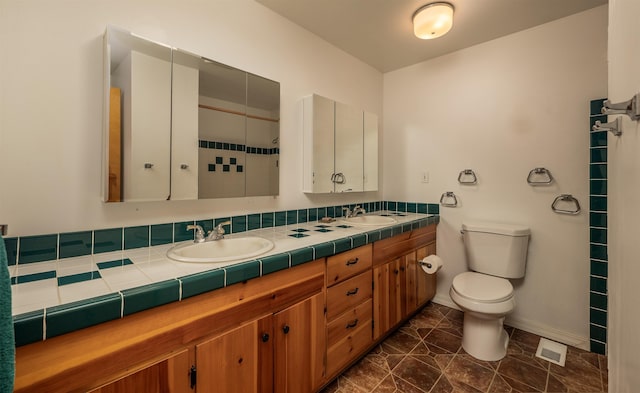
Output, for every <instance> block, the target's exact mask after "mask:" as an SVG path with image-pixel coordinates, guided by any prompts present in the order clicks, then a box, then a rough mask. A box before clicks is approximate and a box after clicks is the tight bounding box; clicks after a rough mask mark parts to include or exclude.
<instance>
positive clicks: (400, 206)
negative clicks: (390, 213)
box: [398, 202, 407, 213]
mask: <svg viewBox="0 0 640 393" xmlns="http://www.w3.org/2000/svg"><path fill="white" fill-rule="evenodd" d="M398 211H399V212H404V213H406V212H407V203H406V202H398Z"/></svg>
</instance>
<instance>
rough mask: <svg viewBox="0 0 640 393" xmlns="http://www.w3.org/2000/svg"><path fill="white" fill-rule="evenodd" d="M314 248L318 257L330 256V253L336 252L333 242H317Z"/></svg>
mask: <svg viewBox="0 0 640 393" xmlns="http://www.w3.org/2000/svg"><path fill="white" fill-rule="evenodd" d="M313 249H314V250H315V257H316V259H318V258H323V257H328V256H329V255H333V254H334V253H333V243H331V242H326V243H320V244H316V245H315V246H313Z"/></svg>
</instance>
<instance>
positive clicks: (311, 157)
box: [303, 94, 335, 193]
mask: <svg viewBox="0 0 640 393" xmlns="http://www.w3.org/2000/svg"><path fill="white" fill-rule="evenodd" d="M334 108H335V102H334V101H332V100H330V99H328V98H324V97H321V96H318V95H315V94H314V95H311V96H308V97H305V98H304V100H303V123H304V124H303V130H304V132H303V145H304V150H303V191H304V192H308V193H327V192H333V189H334V187H333V181H332V178H333V173H334V170H333V169H334V150H333V147H334V125H335V121H334Z"/></svg>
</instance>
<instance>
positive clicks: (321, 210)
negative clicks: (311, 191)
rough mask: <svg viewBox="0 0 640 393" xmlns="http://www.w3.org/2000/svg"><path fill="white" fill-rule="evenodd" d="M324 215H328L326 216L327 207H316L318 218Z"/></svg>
mask: <svg viewBox="0 0 640 393" xmlns="http://www.w3.org/2000/svg"><path fill="white" fill-rule="evenodd" d="M324 217H328V216H327V208H326V207H319V208H318V220H321V219H323V218H324ZM314 221H315V220H314Z"/></svg>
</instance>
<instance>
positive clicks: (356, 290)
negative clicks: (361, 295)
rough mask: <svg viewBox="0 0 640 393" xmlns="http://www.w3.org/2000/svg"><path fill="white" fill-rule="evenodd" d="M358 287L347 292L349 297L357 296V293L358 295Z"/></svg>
mask: <svg viewBox="0 0 640 393" xmlns="http://www.w3.org/2000/svg"><path fill="white" fill-rule="evenodd" d="M358 289H359V288H358V287H356V288H355V289H352V290H350V291H347V296H352V295H355V294H356V293H358Z"/></svg>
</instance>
